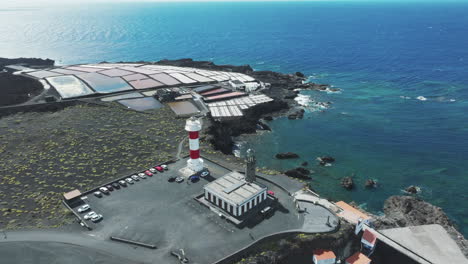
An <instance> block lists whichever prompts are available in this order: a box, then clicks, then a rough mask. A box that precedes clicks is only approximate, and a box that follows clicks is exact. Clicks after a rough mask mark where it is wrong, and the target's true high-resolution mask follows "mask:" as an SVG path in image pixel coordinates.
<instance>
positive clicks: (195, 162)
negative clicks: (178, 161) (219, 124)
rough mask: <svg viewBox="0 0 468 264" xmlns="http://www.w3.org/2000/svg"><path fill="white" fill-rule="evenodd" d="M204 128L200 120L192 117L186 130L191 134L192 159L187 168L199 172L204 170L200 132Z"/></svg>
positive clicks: (186, 124) (187, 123) (188, 161)
mask: <svg viewBox="0 0 468 264" xmlns="http://www.w3.org/2000/svg"><path fill="white" fill-rule="evenodd" d="M201 128H202V123H201V121H200V119H198V118H196V117H194V116H192V117H191V118H189V119H187V122H186V123H185V130H187V131H188V132H189V148H190V159H189V160H187V167H188V168H189V169H190V170H192V171H194V172H199V171H201V170H203V160H202V159H201V158H200V143H199V132H200V130H201Z"/></svg>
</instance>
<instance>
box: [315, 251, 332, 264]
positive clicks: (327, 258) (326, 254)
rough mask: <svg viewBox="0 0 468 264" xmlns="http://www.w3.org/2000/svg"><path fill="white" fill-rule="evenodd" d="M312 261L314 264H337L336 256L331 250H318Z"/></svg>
mask: <svg viewBox="0 0 468 264" xmlns="http://www.w3.org/2000/svg"><path fill="white" fill-rule="evenodd" d="M312 261H313V262H314V264H335V263H336V256H335V253H333V251H331V250H325V249H316V250H314V256H313V258H312Z"/></svg>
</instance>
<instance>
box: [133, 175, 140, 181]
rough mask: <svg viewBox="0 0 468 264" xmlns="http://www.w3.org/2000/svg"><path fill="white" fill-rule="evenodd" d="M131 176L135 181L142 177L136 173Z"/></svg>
mask: <svg viewBox="0 0 468 264" xmlns="http://www.w3.org/2000/svg"><path fill="white" fill-rule="evenodd" d="M131 178H132V179H133V180H134V181H139V180H140V178H139V177H138V176H136V175H132V176H131Z"/></svg>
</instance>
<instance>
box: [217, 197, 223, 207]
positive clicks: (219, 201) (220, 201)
mask: <svg viewBox="0 0 468 264" xmlns="http://www.w3.org/2000/svg"><path fill="white" fill-rule="evenodd" d="M222 202H223V201H222V200H221V199H219V198H218V206H219V207H221V204H222Z"/></svg>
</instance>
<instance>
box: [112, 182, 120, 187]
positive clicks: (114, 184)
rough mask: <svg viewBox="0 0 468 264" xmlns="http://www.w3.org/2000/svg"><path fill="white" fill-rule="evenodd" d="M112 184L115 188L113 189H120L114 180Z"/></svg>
mask: <svg viewBox="0 0 468 264" xmlns="http://www.w3.org/2000/svg"><path fill="white" fill-rule="evenodd" d="M112 186H113V187H114V188H115V189H120V185H119V184H118V183H116V182H114V183H112Z"/></svg>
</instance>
